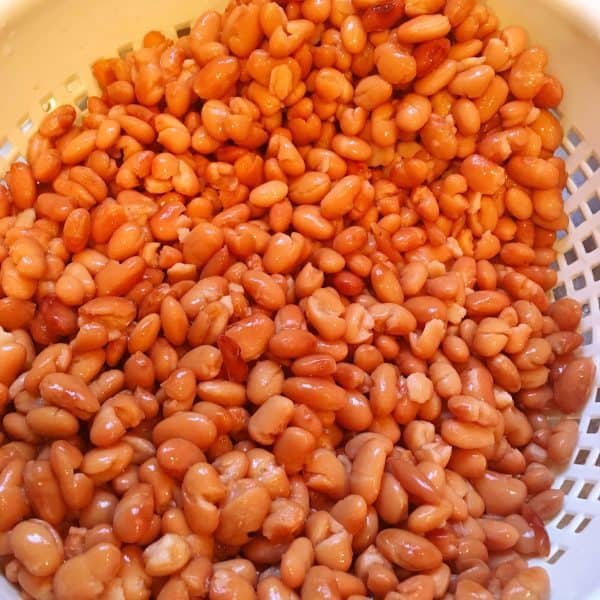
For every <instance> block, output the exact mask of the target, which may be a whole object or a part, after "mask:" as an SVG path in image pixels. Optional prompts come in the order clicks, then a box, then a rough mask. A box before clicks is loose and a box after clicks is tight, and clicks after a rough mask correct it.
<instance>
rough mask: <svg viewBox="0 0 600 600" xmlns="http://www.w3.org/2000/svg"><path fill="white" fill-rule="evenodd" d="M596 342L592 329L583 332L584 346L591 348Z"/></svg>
mask: <svg viewBox="0 0 600 600" xmlns="http://www.w3.org/2000/svg"><path fill="white" fill-rule="evenodd" d="M593 341H594V332H593V331H592V330H591V329H588V330H587V331H584V332H583V345H584V346H589V345H590V344H591V343H592V342H593Z"/></svg>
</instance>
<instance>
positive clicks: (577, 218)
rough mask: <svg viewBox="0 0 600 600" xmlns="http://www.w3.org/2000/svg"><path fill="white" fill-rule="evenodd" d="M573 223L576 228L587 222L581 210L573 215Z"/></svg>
mask: <svg viewBox="0 0 600 600" xmlns="http://www.w3.org/2000/svg"><path fill="white" fill-rule="evenodd" d="M571 221H572V222H573V225H575V227H579V226H580V225H581V224H582V223H584V222H585V217H584V216H583V213H582V212H581V210H580V209H579V208H578V209H577V210H574V211H573V212H572V213H571Z"/></svg>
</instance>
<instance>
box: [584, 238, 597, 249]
mask: <svg viewBox="0 0 600 600" xmlns="http://www.w3.org/2000/svg"><path fill="white" fill-rule="evenodd" d="M597 247H598V244H596V240H595V239H594V236H593V235H590V236H588V237H586V238H585V240H583V249H584V250H585V251H586V252H587V253H588V254H589V253H590V252H593V251H594V250H595V249H596V248H597Z"/></svg>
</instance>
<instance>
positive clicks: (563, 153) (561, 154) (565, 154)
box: [554, 146, 569, 160]
mask: <svg viewBox="0 0 600 600" xmlns="http://www.w3.org/2000/svg"><path fill="white" fill-rule="evenodd" d="M554 155H555V156H558V158H562V159H563V160H566V159H567V158H568V157H569V153H568V152H567V149H566V148H565V147H564V146H559V147H558V148H557V149H556V152H555V153H554Z"/></svg>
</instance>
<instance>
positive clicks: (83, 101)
mask: <svg viewBox="0 0 600 600" xmlns="http://www.w3.org/2000/svg"><path fill="white" fill-rule="evenodd" d="M75 104H77V107H78V108H79V110H80V111H81V112H84V111H86V110H87V105H88V95H87V94H83V96H80V97H79V98H77V100H75Z"/></svg>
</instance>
